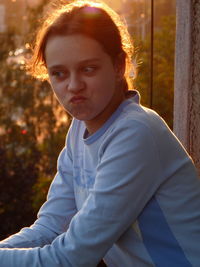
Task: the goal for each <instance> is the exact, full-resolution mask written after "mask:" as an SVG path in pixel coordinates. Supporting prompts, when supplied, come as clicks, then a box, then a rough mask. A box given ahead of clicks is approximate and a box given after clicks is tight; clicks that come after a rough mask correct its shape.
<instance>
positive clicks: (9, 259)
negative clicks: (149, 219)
mask: <svg viewBox="0 0 200 267" xmlns="http://www.w3.org/2000/svg"><path fill="white" fill-rule="evenodd" d="M96 173H97V174H96V178H95V179H96V181H95V184H94V187H93V188H92V189H91V190H90V193H89V196H88V198H87V200H86V201H85V203H84V205H83V207H82V209H81V210H80V211H79V212H77V213H76V215H75V216H74V217H73V218H72V220H71V223H70V225H69V228H68V230H67V231H66V232H65V233H62V234H60V235H59V236H58V237H57V238H56V239H55V240H54V241H53V242H52V243H51V244H50V245H46V246H44V247H43V248H33V249H1V250H0V261H1V266H2V267H26V266H31V267H36V266H37V267H47V266H48V267H56V266H65V267H70V266H73V267H74V266H76V267H81V266H87V267H94V266H96V265H97V263H98V262H99V260H100V259H101V258H102V257H103V256H104V255H105V254H106V252H107V251H108V250H109V248H110V247H111V246H112V245H113V244H114V243H115V242H116V241H117V240H118V239H119V237H120V236H121V235H122V234H123V233H124V232H125V231H126V230H127V228H128V227H130V226H131V225H132V224H133V223H134V221H135V220H136V218H137V216H138V215H139V214H140V212H141V211H142V209H143V208H144V206H145V204H146V203H147V202H148V200H149V199H150V198H151V197H152V195H153V194H154V193H155V191H156V190H157V188H158V187H159V185H160V183H161V177H162V173H161V166H160V162H159V156H158V152H157V147H156V144H155V140H154V138H153V136H152V134H151V132H150V130H149V129H148V128H147V127H146V126H145V125H143V124H141V123H138V122H137V121H135V122H134V123H132V124H131V125H129V124H127V123H125V125H119V126H118V127H117V128H116V129H115V131H113V132H112V133H111V134H110V135H109V136H108V137H107V138H106V140H104V142H103V144H102V146H101V155H100V161H99V164H98V167H97V172H96ZM58 205H59V203H58ZM58 205H57V208H58V209H59V207H58ZM46 216H47V215H46ZM47 217H48V216H47ZM52 226H53V224H52Z"/></svg>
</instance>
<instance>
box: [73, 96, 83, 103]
mask: <svg viewBox="0 0 200 267" xmlns="http://www.w3.org/2000/svg"><path fill="white" fill-rule="evenodd" d="M85 100H86V98H85V97H84V96H73V97H72V98H71V99H70V102H71V103H73V104H79V103H81V102H83V101H85Z"/></svg>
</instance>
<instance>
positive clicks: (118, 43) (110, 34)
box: [29, 0, 133, 90]
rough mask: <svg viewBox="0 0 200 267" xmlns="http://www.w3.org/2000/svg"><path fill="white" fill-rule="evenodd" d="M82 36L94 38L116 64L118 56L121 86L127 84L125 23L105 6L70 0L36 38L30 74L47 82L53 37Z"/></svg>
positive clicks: (128, 42) (129, 63)
mask: <svg viewBox="0 0 200 267" xmlns="http://www.w3.org/2000/svg"><path fill="white" fill-rule="evenodd" d="M72 34H83V35H86V36H88V37H90V38H92V39H95V40H96V41H97V42H98V43H99V44H100V45H101V46H102V48H103V49H104V51H105V52H106V53H107V54H108V55H109V56H110V57H111V59H112V61H113V62H115V60H116V59H117V58H119V56H120V57H121V58H122V59H123V62H124V64H125V67H126V69H125V76H124V80H123V82H124V87H125V90H127V89H128V87H129V86H130V87H131V85H130V73H131V72H132V71H133V64H132V55H133V45H132V41H131V38H130V35H129V33H128V31H127V27H126V25H125V23H124V22H123V21H122V20H121V19H120V17H119V16H118V15H117V14H116V13H115V12H114V11H113V10H112V9H111V8H109V7H108V6H107V5H105V4H104V3H102V2H99V1H98V2H97V1H89V0H88V1H87V0H84V1H81V0H77V1H73V2H72V3H70V4H64V5H62V6H61V7H59V8H58V9H56V10H55V11H54V12H53V13H52V12H51V14H50V15H49V16H48V17H47V19H46V20H45V21H44V23H43V26H42V28H41V30H40V31H39V32H38V35H37V38H36V44H35V48H34V50H33V57H32V59H31V61H30V63H29V70H30V72H31V74H32V75H33V76H34V77H36V78H39V79H43V80H45V79H48V74H47V69H46V64H45V48H46V44H47V41H48V39H49V38H50V37H52V36H65V35H72Z"/></svg>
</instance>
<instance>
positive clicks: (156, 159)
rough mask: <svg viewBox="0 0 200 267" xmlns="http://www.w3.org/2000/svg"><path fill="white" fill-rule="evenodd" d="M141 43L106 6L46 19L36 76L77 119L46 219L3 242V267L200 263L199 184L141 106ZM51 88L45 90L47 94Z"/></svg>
mask: <svg viewBox="0 0 200 267" xmlns="http://www.w3.org/2000/svg"><path fill="white" fill-rule="evenodd" d="M132 52H133V47H132V44H131V41H130V37H129V35H128V33H127V29H126V28H125V26H124V25H123V23H122V21H121V20H120V18H119V17H118V16H117V15H116V14H115V13H114V12H113V11H112V10H110V9H109V8H107V7H106V6H105V5H104V4H102V3H97V2H94V1H75V2H72V3H71V4H68V5H64V6H63V7H62V8H60V9H58V10H57V11H56V12H55V13H54V14H53V15H51V16H50V17H49V18H48V19H47V20H46V21H45V23H44V25H43V27H42V29H41V31H40V33H39V35H38V38H37V42H36V46H35V50H34V56H33V64H32V71H33V74H34V75H35V76H37V77H40V78H44V77H45V78H47V79H49V82H50V83H51V86H52V89H53V91H54V93H55V95H56V97H57V99H58V101H59V102H60V104H61V105H62V106H63V108H64V109H65V110H66V111H67V112H69V113H70V114H71V115H72V116H73V118H74V119H73V122H72V125H71V128H70V130H69V132H68V134H67V138H66V145H65V147H64V149H63V150H62V152H61V154H60V156H59V158H58V171H57V174H56V176H55V178H54V180H53V182H52V184H51V187H50V190H49V194H48V199H47V201H46V203H45V204H44V205H43V206H42V207H41V209H40V211H39V214H38V219H37V220H36V222H35V223H34V224H33V225H32V226H31V227H29V228H24V229H22V230H21V231H20V232H19V233H18V234H15V235H13V236H11V237H9V238H8V239H5V240H3V241H2V242H0V247H1V248H2V249H0V262H1V267H25V266H26V267H36V266H37V267H39V266H40V267H56V266H63V267H70V266H73V267H79V266H80V267H81V266H84V267H90V266H91V267H94V266H96V265H97V264H98V262H99V261H100V260H101V259H102V258H103V259H104V261H105V263H106V264H107V266H109V267H133V266H138V267H143V266H144V267H146V266H159V267H165V266H166V267H169V266H170V267H179V266H180V267H189V266H196V267H197V266H200V260H199V255H200V246H199V243H200V208H199V207H200V180H199V179H198V177H197V173H196V170H195V167H194V165H193V162H192V160H191V158H190V157H189V155H188V154H187V153H186V151H185V150H184V148H183V147H182V145H181V144H180V142H179V141H178V140H177V138H176V137H175V136H174V135H173V133H172V132H171V131H170V130H169V128H168V127H167V125H166V124H165V122H164V121H163V120H162V119H161V118H160V117H159V116H158V114H156V113H155V112H154V111H152V110H150V109H147V108H145V107H143V106H141V105H140V103H139V95H138V93H137V92H136V91H134V90H131V89H132V88H131V85H130V82H129V74H130V71H131V68H130V67H131V65H130V62H131V56H132ZM41 90H42V89H41Z"/></svg>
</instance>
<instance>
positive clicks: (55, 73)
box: [51, 71, 66, 79]
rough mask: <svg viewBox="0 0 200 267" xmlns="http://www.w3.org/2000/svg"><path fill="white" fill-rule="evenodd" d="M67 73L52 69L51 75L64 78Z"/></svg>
mask: <svg viewBox="0 0 200 267" xmlns="http://www.w3.org/2000/svg"><path fill="white" fill-rule="evenodd" d="M65 75H66V73H65V72H64V71H52V73H51V76H52V77H55V78H58V79H59V78H63V77H65Z"/></svg>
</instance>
